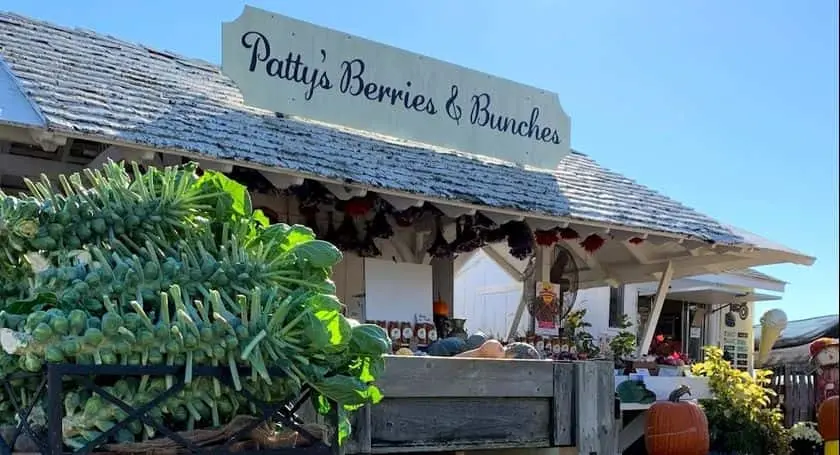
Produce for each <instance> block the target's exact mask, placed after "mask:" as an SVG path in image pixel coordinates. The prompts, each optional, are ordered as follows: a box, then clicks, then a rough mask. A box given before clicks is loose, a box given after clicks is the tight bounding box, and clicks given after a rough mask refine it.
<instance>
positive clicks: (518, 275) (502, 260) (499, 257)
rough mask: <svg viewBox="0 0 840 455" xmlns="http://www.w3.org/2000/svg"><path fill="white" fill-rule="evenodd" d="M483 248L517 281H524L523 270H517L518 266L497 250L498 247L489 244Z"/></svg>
mask: <svg viewBox="0 0 840 455" xmlns="http://www.w3.org/2000/svg"><path fill="white" fill-rule="evenodd" d="M481 250H482V251H484V254H486V255H487V257H489V258H490V259H492V260H493V262H495V263H496V264H497V265H498V266H499V267H501V268H502V269H504V271H505V272H507V273H508V275H510V276H511V277H513V278H514V279H516V281H522V280H523V279H524V278H525V276H524V275H523V274H522V272H520V271H519V270H517V269H516V267H514V265H513V264H512V263H511V262H510V261H509V260H508V258H507V257H506V256H505V255H503V254H501V253H499V252H498V251H496V249H495V248H493V246H492V245H487V246H485V247H483V248H482V249H481Z"/></svg>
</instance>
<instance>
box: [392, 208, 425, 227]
mask: <svg viewBox="0 0 840 455" xmlns="http://www.w3.org/2000/svg"><path fill="white" fill-rule="evenodd" d="M421 215H423V210H422V209H421V208H420V207H413V206H412V207H409V208H407V209H405V210H402V211H399V212H397V211H395V212H394V213H393V216H394V221H395V222H396V223H397V226H400V227H410V226H411V225H412V224H414V222H415V221H417V219H418V218H420V216H421Z"/></svg>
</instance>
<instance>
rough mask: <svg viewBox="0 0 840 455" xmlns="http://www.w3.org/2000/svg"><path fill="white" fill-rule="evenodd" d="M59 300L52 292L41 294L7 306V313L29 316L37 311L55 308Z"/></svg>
mask: <svg viewBox="0 0 840 455" xmlns="http://www.w3.org/2000/svg"><path fill="white" fill-rule="evenodd" d="M56 303H58V298H57V297H56V295H55V294H53V293H52V292H41V293H38V294H35V295H33V296H31V297H29V298H26V299H22V300H15V301H13V302H11V303H9V304H8V305H7V306H6V311H7V312H9V313H12V314H29V313H31V312H33V311H35V310H37V309H41V308H45V307H48V306H55V304H56Z"/></svg>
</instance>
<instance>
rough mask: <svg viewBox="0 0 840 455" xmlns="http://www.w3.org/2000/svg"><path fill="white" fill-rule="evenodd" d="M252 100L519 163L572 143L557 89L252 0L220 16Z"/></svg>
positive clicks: (548, 157) (229, 52)
mask: <svg viewBox="0 0 840 455" xmlns="http://www.w3.org/2000/svg"><path fill="white" fill-rule="evenodd" d="M222 71H223V72H224V73H225V74H226V75H227V76H228V77H230V78H231V79H232V80H233V82H234V83H235V84H236V85H237V86H238V87H239V90H240V91H241V92H242V96H243V97H244V99H245V102H246V103H248V104H249V105H252V106H255V107H259V108H263V109H267V110H270V111H274V112H279V113H282V114H285V115H290V116H297V117H302V118H307V119H311V120H316V121H321V122H325V123H329V124H334V125H341V126H345V127H349V128H354V129H358V130H362V131H369V132H373V133H379V134H383V135H386V136H390V137H393V138H397V139H406V140H411V141H416V142H420V143H424V144H428V145H433V146H439V147H444V148H448V149H454V150H458V151H462V152H467V153H474V154H479V155H485V156H490V157H493V158H498V159H501V160H505V161H511V162H515V163H518V164H528V165H532V166H536V167H540V168H546V169H553V168H555V167H556V166H557V164H558V163H559V162H560V160H561V159H562V158H563V156H565V155H566V154H567V153H568V152H569V137H570V134H569V132H570V119H569V117H568V116H567V115H566V114H565V112H563V108H562V107H561V106H560V101H559V99H558V97H557V95H556V94H554V93H551V92H547V91H544V90H540V89H537V88H533V87H529V86H526V85H523V84H519V83H516V82H512V81H508V80H505V79H502V78H498V77H494V76H490V75H488V74H484V73H480V72H478V71H473V70H469V69H466V68H463V67H460V66H457V65H454V64H451V63H446V62H443V61H440V60H435V59H432V58H428V57H424V56H422V55H419V54H414V53H411V52H408V51H404V50H401V49H397V48H394V47H391V46H387V45H384V44H380V43H376V42H373V41H369V40H366V39H363V38H359V37H355V36H352V35H348V34H346V33H341V32H338V31H334V30H330V29H327V28H323V27H319V26H315V25H312V24H309V23H306V22H302V21H299V20H295V19H291V18H288V17H285V16H281V15H279V14H275V13H271V12H268V11H263V10H260V9H257V8H253V7H250V6H246V7H245V11H244V12H243V13H242V15H241V16H239V17H238V18H237V19H236V20H234V21H233V22H226V23H224V24H222Z"/></svg>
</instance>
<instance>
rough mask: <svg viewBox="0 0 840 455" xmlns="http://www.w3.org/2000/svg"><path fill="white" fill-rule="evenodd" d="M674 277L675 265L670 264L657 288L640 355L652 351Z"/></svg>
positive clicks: (640, 347) (640, 344)
mask: <svg viewBox="0 0 840 455" xmlns="http://www.w3.org/2000/svg"><path fill="white" fill-rule="evenodd" d="M673 276H674V264H673V263H672V262H668V264H667V265H666V266H665V270H664V271H663V272H662V276H661V277H660V278H659V286H657V288H656V297H655V298H654V300H653V304H652V305H651V309H650V315H649V316H648V319H647V321H646V323H645V327H644V331H643V332H642V339H641V343H639V350H638V355H640V356H641V355H644V354H646V353H647V351H648V349H650V343H651V342H652V341H653V332H655V331H656V324H657V323H658V322H659V315H660V314H662V307H663V306H664V304H665V297H666V296H667V295H668V291H669V288H670V287H671V278H672V277H673Z"/></svg>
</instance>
